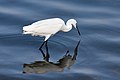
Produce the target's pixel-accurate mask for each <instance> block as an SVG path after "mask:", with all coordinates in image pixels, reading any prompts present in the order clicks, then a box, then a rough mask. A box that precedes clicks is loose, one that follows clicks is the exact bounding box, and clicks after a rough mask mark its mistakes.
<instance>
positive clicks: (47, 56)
mask: <svg viewBox="0 0 120 80" xmlns="http://www.w3.org/2000/svg"><path fill="white" fill-rule="evenodd" d="M45 46H46V61H47V62H49V58H50V55H49V51H48V45H47V41H46V45H45Z"/></svg>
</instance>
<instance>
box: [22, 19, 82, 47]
mask: <svg viewBox="0 0 120 80" xmlns="http://www.w3.org/2000/svg"><path fill="white" fill-rule="evenodd" d="M76 23H77V21H76V20H75V19H69V20H68V21H67V23H66V24H65V22H64V21H63V20H62V19H60V18H51V19H45V20H40V21H37V22H35V23H32V24H31V25H28V26H24V27H23V34H31V35H32V36H45V40H44V42H43V44H42V45H41V47H42V46H43V45H44V43H45V42H46V41H47V40H48V39H49V38H50V36H52V35H54V34H56V33H57V32H59V31H63V32H68V31H70V30H71V29H72V26H73V27H75V28H76V29H77V31H78V33H79V35H80V32H79V29H78V27H77V26H76Z"/></svg>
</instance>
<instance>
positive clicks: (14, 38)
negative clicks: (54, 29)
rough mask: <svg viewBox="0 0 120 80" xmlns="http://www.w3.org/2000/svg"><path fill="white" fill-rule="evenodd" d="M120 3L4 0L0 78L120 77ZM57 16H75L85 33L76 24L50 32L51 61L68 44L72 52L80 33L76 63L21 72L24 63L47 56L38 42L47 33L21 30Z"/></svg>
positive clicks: (1, 6) (116, 79)
mask: <svg viewBox="0 0 120 80" xmlns="http://www.w3.org/2000/svg"><path fill="white" fill-rule="evenodd" d="M31 5H32V6H31ZM119 7H120V4H119V0H114V1H113V0H100V1H98V0H92V1H89V0H74V2H73V0H69V1H68V0H60V1H58V0H56V1H55V0H51V1H49V0H45V1H41V0H40V1H39V0H33V1H30V0H24V1H14V0H9V1H8V0H0V19H1V21H0V79H1V80H4V79H5V80H18V79H19V80H33V79H34V80H39V79H44V80H51V79H54V80H62V79H63V80H64V79H69V80H73V79H74V80H119V79H120V77H119V76H120V68H119V67H120V65H119V64H120V54H119V53H120V50H119V47H120V44H119V43H120V39H119V30H120V29H119V26H120V24H119V23H120V18H119V16H120V10H119ZM54 17H60V18H62V19H63V20H65V21H67V20H68V19H70V18H74V19H76V20H77V22H78V23H77V26H78V28H79V29H80V32H81V36H82V38H80V37H79V36H78V33H77V31H76V30H75V29H73V30H71V31H70V32H68V33H62V32H59V33H57V34H56V35H55V36H53V37H52V38H50V40H49V41H48V47H49V51H50V57H51V58H50V61H52V62H56V60H58V59H60V58H62V57H63V56H64V55H65V52H66V50H67V49H69V50H70V54H71V55H73V53H74V48H75V46H76V44H77V42H78V41H79V39H81V43H80V46H79V48H78V55H77V57H76V61H75V63H74V65H72V66H71V67H70V69H67V68H65V70H64V71H63V72H55V71H54V72H48V73H45V74H35V73H34V74H23V64H25V63H28V64H29V63H31V62H34V61H41V60H43V57H42V54H41V53H40V51H39V47H40V45H41V44H42V42H43V40H44V38H43V37H38V36H36V37H32V36H30V35H23V34H22V27H23V26H27V25H29V24H31V23H33V22H35V21H38V20H42V19H47V18H54ZM43 50H44V51H45V48H43Z"/></svg>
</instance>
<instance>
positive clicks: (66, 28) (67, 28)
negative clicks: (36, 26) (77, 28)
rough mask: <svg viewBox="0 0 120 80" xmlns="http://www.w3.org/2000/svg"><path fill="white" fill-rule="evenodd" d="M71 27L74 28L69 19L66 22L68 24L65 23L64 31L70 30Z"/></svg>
mask: <svg viewBox="0 0 120 80" xmlns="http://www.w3.org/2000/svg"><path fill="white" fill-rule="evenodd" d="M71 29H72V25H71V24H70V22H69V21H67V23H66V25H64V27H63V29H62V31H64V32H68V31H70V30H71Z"/></svg>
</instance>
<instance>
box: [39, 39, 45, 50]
mask: <svg viewBox="0 0 120 80" xmlns="http://www.w3.org/2000/svg"><path fill="white" fill-rule="evenodd" d="M45 43H46V41H44V42H43V43H42V45H41V46H40V48H39V50H40V49H41V48H42V47H43V45H44V44H45Z"/></svg>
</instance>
